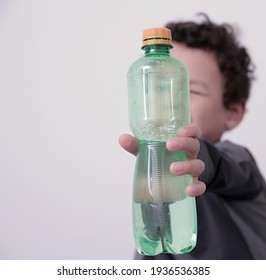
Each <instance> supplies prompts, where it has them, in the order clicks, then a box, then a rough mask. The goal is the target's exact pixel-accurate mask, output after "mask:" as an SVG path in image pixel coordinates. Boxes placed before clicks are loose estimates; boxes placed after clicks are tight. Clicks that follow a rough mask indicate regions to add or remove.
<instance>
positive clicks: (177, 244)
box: [133, 141, 197, 256]
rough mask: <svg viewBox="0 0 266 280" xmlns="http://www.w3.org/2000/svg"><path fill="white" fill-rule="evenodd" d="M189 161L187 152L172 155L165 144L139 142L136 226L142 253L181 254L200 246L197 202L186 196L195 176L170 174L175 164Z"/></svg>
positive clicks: (138, 245) (134, 198)
mask: <svg viewBox="0 0 266 280" xmlns="http://www.w3.org/2000/svg"><path fill="white" fill-rule="evenodd" d="M185 158H186V157H185V154H184V153H183V152H175V153H171V152H169V151H168V150H167V149H166V143H165V142H159V141H158V142H156V141H140V142H139V154H138V157H137V162H136V169H135V178H134V189H133V190H134V191H133V225H134V237H135V242H136V247H137V250H138V252H139V253H141V254H145V255H150V256H153V255H157V254H160V253H172V254H180V253H186V252H189V251H191V250H192V249H193V248H194V247H195V245H196V239H197V224H196V209H195V201H194V198H193V197H189V196H187V194H186V187H187V186H188V185H189V184H191V182H192V181H191V176H189V175H183V176H175V175H173V174H171V173H170V171H169V167H170V164H171V163H172V162H174V161H182V160H185Z"/></svg>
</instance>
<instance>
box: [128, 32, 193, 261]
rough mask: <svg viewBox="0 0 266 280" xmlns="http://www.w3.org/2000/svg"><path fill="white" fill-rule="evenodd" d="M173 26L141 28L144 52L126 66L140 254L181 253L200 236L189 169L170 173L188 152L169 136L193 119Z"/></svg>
mask: <svg viewBox="0 0 266 280" xmlns="http://www.w3.org/2000/svg"><path fill="white" fill-rule="evenodd" d="M171 48H172V40H171V31H170V30H169V29H167V28H149V29H145V30H144V31H143V46H142V49H143V50H144V51H145V55H144V56H143V57H141V58H139V59H138V60H137V61H135V62H134V63H133V64H132V65H131V67H130V68H129V70H128V101H129V123H130V128H131V130H132V132H133V134H134V135H135V137H136V138H137V141H138V155H137V160H136V166H135V175H134V183H133V208H132V214H133V232H134V238H135V244H136V248H137V250H138V252H139V253H140V254H145V255H149V256H154V255H157V254H160V253H170V254H182V253H187V252H189V251H191V250H192V249H193V248H194V247H195V245H196V240H197V215H196V204H195V198H194V197H190V196H188V195H187V194H186V187H187V186H188V185H189V184H191V183H192V177H191V176H190V175H183V176H175V175H173V174H171V173H170V171H169V167H170V164H171V163H172V162H177V161H184V160H186V154H185V152H182V151H180V152H169V151H168V150H167V149H166V141H167V140H168V139H170V138H175V137H177V130H178V129H179V128H181V127H183V126H185V125H189V124H190V103H189V101H190V90H189V74H188V70H187V68H186V66H185V65H184V63H182V62H181V61H179V60H178V59H176V58H174V57H172V56H171V55H170V49H171Z"/></svg>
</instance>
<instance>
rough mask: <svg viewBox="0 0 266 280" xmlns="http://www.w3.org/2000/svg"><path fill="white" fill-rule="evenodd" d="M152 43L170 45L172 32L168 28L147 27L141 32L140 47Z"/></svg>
mask: <svg viewBox="0 0 266 280" xmlns="http://www.w3.org/2000/svg"><path fill="white" fill-rule="evenodd" d="M153 44H167V45H171V46H172V33H171V30H170V29H168V28H147V29H144V30H143V33H142V47H144V46H147V45H153Z"/></svg>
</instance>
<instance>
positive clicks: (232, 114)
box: [226, 100, 246, 130]
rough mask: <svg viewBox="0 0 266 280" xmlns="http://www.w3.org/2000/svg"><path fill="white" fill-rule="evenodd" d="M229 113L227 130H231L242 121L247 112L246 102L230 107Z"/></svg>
mask: <svg viewBox="0 0 266 280" xmlns="http://www.w3.org/2000/svg"><path fill="white" fill-rule="evenodd" d="M227 112H228V113H227V120H226V129H227V130H231V129H233V128H235V127H236V126H237V125H238V124H239V123H240V122H241V121H242V119H243V117H244V114H245V112H246V101H245V100H243V101H241V102H237V103H234V104H231V105H229V107H228V109H227Z"/></svg>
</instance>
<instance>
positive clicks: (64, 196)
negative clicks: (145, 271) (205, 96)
mask: <svg viewBox="0 0 266 280" xmlns="http://www.w3.org/2000/svg"><path fill="white" fill-rule="evenodd" d="M264 6H265V4H264V1H262V0H261V1H260V0H252V1H251V0H246V1H243V0H237V1H230V0H223V1H212V0H205V1H199V0H194V1H193V0H186V1H181V0H163V1H162V0H161V1H158V0H146V1H143V0H134V1H126V0H125V1H122V0H113V1H109V0H105V1H103V0H97V1H90V0H87V1H85V0H72V1H70V0H69V1H67V0H42V1H38V0H35V1H34V0H28V1H27V0H24V1H16V0H6V1H5V0H0V259H132V258H133V255H134V244H133V238H132V228H131V185H132V176H133V169H134V163H135V161H134V157H133V156H130V155H128V154H127V153H126V152H124V151H123V150H122V149H121V148H120V147H119V145H118V142H117V138H118V137H119V135H120V134H121V133H123V132H129V128H128V118H127V87H126V72H127V69H128V67H129V65H130V64H131V63H132V62H133V61H134V60H136V59H137V58H138V57H139V56H140V55H142V52H141V50H140V45H141V33H142V30H143V29H144V28H147V27H155V26H158V27H160V26H163V25H165V24H166V23H167V22H168V21H172V20H179V19H185V20H186V19H196V17H195V14H196V13H197V12H206V13H208V14H209V16H210V17H211V19H213V20H214V21H217V22H229V23H232V24H234V25H236V26H237V29H238V30H239V31H240V40H241V42H243V44H244V45H246V46H247V47H248V49H249V51H250V53H251V55H252V57H253V60H254V62H255V64H256V66H257V71H256V76H257V79H256V81H255V83H254V86H253V88H252V97H251V99H250V102H249V105H248V112H247V115H246V117H245V119H244V122H243V123H242V124H241V125H240V126H239V128H237V129H235V131H233V132H230V133H227V134H226V135H225V138H227V139H231V140H234V141H235V142H237V143H240V144H242V145H245V146H247V147H249V149H250V150H251V151H252V153H253V154H254V156H255V158H256V160H257V162H258V164H259V167H260V168H261V170H262V173H263V174H264V175H266V159H265V158H266V157H265V155H266V153H265V144H264V143H265V140H266V139H265V138H266V136H265V133H264V127H265V125H264V120H265V115H266V112H265V103H266V96H265V89H266V85H265V83H266V80H265V78H264V73H266V69H265V67H266V63H265V62H266V61H265V49H266V40H265V26H266V18H265V8H264Z"/></svg>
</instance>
